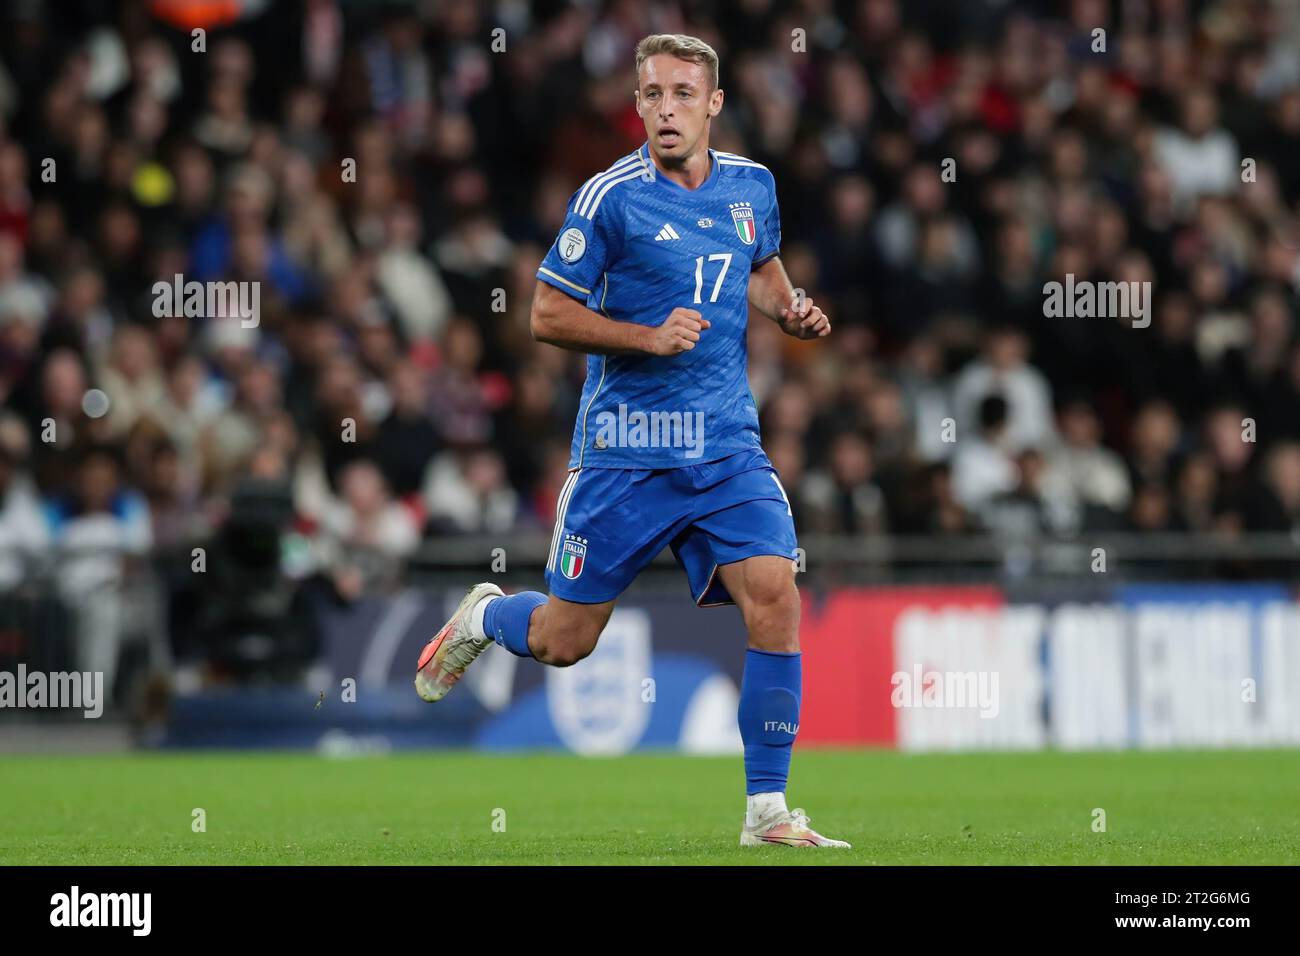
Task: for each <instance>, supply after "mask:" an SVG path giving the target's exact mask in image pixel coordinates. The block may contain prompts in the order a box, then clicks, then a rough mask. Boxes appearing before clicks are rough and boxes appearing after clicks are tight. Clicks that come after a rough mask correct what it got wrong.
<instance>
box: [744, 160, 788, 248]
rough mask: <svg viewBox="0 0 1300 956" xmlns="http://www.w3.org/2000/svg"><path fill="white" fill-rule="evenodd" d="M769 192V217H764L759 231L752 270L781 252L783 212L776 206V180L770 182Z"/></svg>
mask: <svg viewBox="0 0 1300 956" xmlns="http://www.w3.org/2000/svg"><path fill="white" fill-rule="evenodd" d="M770 175H771V174H769V176H770ZM767 190H768V203H767V215H766V216H764V217H763V223H762V226H761V227H760V228H759V231H758V248H757V249H756V250H755V251H754V260H753V262H752V263H751V264H750V269H757V268H758V267H759V266H761V265H763V263H765V262H767V260H769V259H771V258H773V257H774V256H776V255H777V254H778V253H779V252H780V251H781V210H780V209H779V208H778V207H777V204H776V180H775V179H770V180H769V182H768V186H767Z"/></svg>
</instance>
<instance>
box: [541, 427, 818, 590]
mask: <svg viewBox="0 0 1300 956" xmlns="http://www.w3.org/2000/svg"><path fill="white" fill-rule="evenodd" d="M665 546H670V547H671V548H672V551H673V555H674V556H675V557H676V558H677V563H678V564H680V565H681V566H682V568H683V569H684V570H685V571H686V578H687V581H688V582H689V583H690V586H691V596H692V597H693V598H694V599H695V603H696V604H697V605H699V606H700V607H715V606H718V605H721V604H733V603H735V602H734V601H732V599H731V595H730V594H728V593H727V589H726V588H725V587H723V586H722V582H721V581H719V580H717V571H718V565H720V564H731V563H732V562H734V561H741V560H743V559H745V558H752V557H755V556H757V555H761V554H775V555H779V556H781V557H783V558H794V556H795V553H794V552H795V536H794V519H793V518H792V517H791V516H790V504H789V501H788V499H787V498H786V496H785V489H784V488H782V487H781V481H780V479H779V478H777V475H776V469H774V468H773V467H772V463H771V462H770V461H768V460H767V455H765V454H764V453H763V452H762V451H760V450H758V449H755V450H752V451H744V452H739V453H737V454H735V455H730V456H728V457H726V458H722V459H719V460H718V461H710V462H705V463H703V464H699V465H686V466H684V467H681V468H663V469H622V468H578V469H575V470H573V471H571V472H569V478H568V480H567V481H566V482H565V483H564V487H563V489H561V491H560V497H559V500H558V501H557V502H556V520H555V531H554V533H553V534H552V536H551V551H550V557H549V560H548V562H547V565H546V583H547V585H548V586H549V587H550V589H551V593H552V594H554V595H556V596H557V597H561V598H563V599H564V600H566V601H574V602H577V603H579V604H599V603H601V602H603V601H612V600H614V599H615V598H616V597H618V596H619V595H620V594H622V593H623V591H624V590H626V588H627V586H628V585H629V584H631V583H632V579H633V578H635V577H636V576H637V575H638V574H640V573H641V570H642V569H643V568H644V567H645V566H646V565H647V564H649V563H650V562H651V561H652V560H654V558H655V556H656V555H658V554H659V552H660V551H662V550H663V549H664V547H665Z"/></svg>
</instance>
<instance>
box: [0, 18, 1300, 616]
mask: <svg viewBox="0 0 1300 956" xmlns="http://www.w3.org/2000/svg"><path fill="white" fill-rule="evenodd" d="M241 6H246V7H248V8H249V9H248V10H247V11H246V13H245V15H244V16H242V17H237V18H235V19H233V20H232V22H229V23H207V26H208V27H209V29H208V30H207V32H206V34H205V35H204V42H203V48H202V50H196V49H195V43H196V41H195V39H194V36H193V34H192V33H191V32H190V30H191V28H192V27H193V26H194V25H196V24H198V23H206V21H203V20H202V19H192V18H193V17H201V16H202V15H205V14H203V11H201V10H199V9H198V8H199V7H203V8H204V9H205V10H207V11H208V13H209V14H210V13H211V11H212V10H213V9H215V10H218V11H222V10H225V11H229V10H230V9H234V10H235V11H238V9H239V8H240V7H241ZM0 17H3V19H4V29H3V33H2V34H0V52H2V54H3V55H2V69H0V399H2V400H3V406H4V410H3V413H2V414H0V583H6V582H8V581H11V580H12V579H13V577H14V576H15V575H17V574H18V573H19V571H18V569H17V568H16V567H15V566H14V565H13V564H12V562H13V553H14V552H15V551H20V550H22V549H24V548H28V549H41V548H48V547H49V546H51V545H58V544H67V545H70V546H73V547H74V548H75V547H85V548H90V549H94V548H96V547H110V548H117V549H120V550H124V551H126V552H128V553H139V554H145V553H147V552H149V551H150V550H151V549H157V548H165V547H169V546H184V545H187V544H188V543H190V542H192V541H195V540H205V539H212V538H214V536H219V535H220V534H221V532H222V529H223V528H226V527H228V526H229V524H230V522H232V521H234V520H236V519H238V518H240V516H241V512H240V508H241V507H244V505H241V504H240V503H241V502H244V503H247V502H253V503H254V504H253V505H247V507H249V508H255V507H258V506H257V504H256V503H258V502H261V505H260V506H261V507H265V508H267V509H269V513H282V514H283V515H284V516H285V521H287V523H288V525H289V526H290V527H292V529H293V530H294V532H295V534H297V535H298V536H299V537H300V539H301V541H302V542H304V544H303V547H305V548H307V549H308V551H309V552H311V553H313V554H317V555H318V558H319V554H321V553H324V554H328V553H335V554H338V553H350V552H352V551H362V550H364V551H374V552H377V553H379V554H381V555H387V556H390V557H392V558H394V559H399V558H401V557H403V556H406V555H409V554H410V553H412V551H413V550H414V549H416V548H417V547H418V546H419V544H420V542H421V540H422V539H428V538H432V537H440V536H454V535H461V534H471V533H486V534H493V535H505V534H509V533H513V532H517V531H529V530H531V531H541V532H546V531H548V530H549V528H550V524H551V520H552V515H553V513H554V504H555V498H556V494H557V492H558V490H559V488H560V486H561V484H562V483H563V480H564V476H565V470H566V464H567V460H568V449H569V441H570V437H571V433H572V427H573V421H574V416H575V412H576V407H577V397H578V395H579V392H580V389H581V386H582V376H583V374H584V363H583V359H582V357H581V356H578V355H574V354H571V353H566V352H563V351H561V350H558V349H555V348H552V347H549V346H543V345H539V344H536V343H534V342H533V341H532V338H531V336H530V334H529V328H528V316H529V307H530V303H531V298H532V290H533V286H534V282H535V278H534V277H535V274H536V268H537V265H538V263H539V261H540V260H541V258H542V256H543V254H544V252H545V250H546V248H547V247H548V246H549V244H550V243H551V242H552V241H553V239H554V237H555V234H556V232H557V230H558V227H559V225H560V223H561V221H562V219H563V217H564V212H565V207H566V203H567V202H568V199H569V197H570V196H571V194H572V192H573V190H574V189H575V188H577V187H578V186H579V185H580V184H581V183H582V182H583V181H584V180H585V179H586V178H587V177H588V176H590V175H591V174H593V173H594V172H596V171H599V170H601V169H604V168H605V167H606V166H607V165H608V164H609V163H610V162H612V161H613V160H614V159H616V158H617V157H619V156H620V155H623V154H625V153H626V152H629V151H631V150H632V149H634V148H636V147H637V146H638V145H639V144H640V143H641V141H642V139H643V136H642V129H641V126H640V121H639V119H638V118H637V116H636V114H635V112H634V108H633V102H632V90H633V88H634V85H635V77H634V73H633V68H632V60H633V50H634V47H635V45H636V43H637V41H638V40H639V39H640V38H641V37H643V36H645V35H647V34H649V33H655V32H684V33H691V34H694V35H698V36H700V37H702V38H703V39H705V40H706V41H708V42H709V43H711V44H712V45H713V46H714V47H715V48H716V49H717V50H718V51H719V53H720V55H721V59H722V85H723V88H724V90H725V91H726V94H727V98H726V103H725V107H724V110H723V113H722V115H721V117H720V118H719V119H718V120H716V121H715V122H714V127H713V145H714V146H715V147H716V148H719V149H724V150H730V151H733V152H737V153H741V154H744V155H746V156H749V157H751V158H753V159H755V160H757V161H759V162H761V163H764V164H766V165H767V166H769V167H770V168H771V169H772V171H773V173H774V174H775V177H776V183H777V189H778V195H779V199H780V202H781V211H782V220H783V245H782V258H783V260H784V262H785V264H786V267H787V269H788V271H789V273H790V275H791V278H792V280H793V282H794V284H795V285H796V286H797V287H799V288H802V289H804V290H806V291H807V293H808V294H809V295H810V296H812V297H813V298H814V299H815V300H816V301H817V303H818V304H819V305H821V306H822V307H823V308H824V309H825V311H826V312H827V313H828V314H829V315H830V316H831V318H832V321H833V322H834V325H835V332H834V335H833V337H832V339H830V340H828V342H827V343H820V344H818V343H800V342H795V341H793V340H790V339H788V338H785V337H783V336H782V335H781V334H780V332H779V330H778V329H777V327H776V326H775V325H774V324H772V323H770V322H766V321H765V320H761V319H759V318H755V320H754V321H753V322H752V331H751V340H750V362H751V381H752V383H753V391H754V395H755V396H756V398H757V400H758V403H759V407H760V413H761V420H762V425H763V431H764V442H765V445H766V447H767V449H768V451H769V453H770V455H771V457H772V459H773V462H774V463H775V465H776V467H777V468H778V470H779V472H780V474H781V475H782V479H783V482H784V485H785V487H786V488H787V489H788V491H789V494H790V498H791V500H792V506H793V508H794V509H795V513H796V519H797V524H798V527H799V529H800V531H801V532H802V533H805V534H807V533H814V532H826V533H840V534H847V535H879V534H940V535H960V534H969V533H974V532H979V531H983V530H991V531H993V532H995V533H998V534H1005V535H1013V536H1034V535H1042V534H1068V533H1072V532H1078V531H1082V530H1093V529H1111V530H1125V529H1129V530H1140V531H1160V530H1191V531H1211V530H1213V531H1219V532H1223V533H1228V534H1235V533H1240V532H1249V531H1288V530H1293V529H1297V528H1300V342H1298V341H1297V336H1296V334H1295V323H1294V315H1295V311H1296V304H1297V292H1298V290H1300V5H1297V4H1294V3H1290V2H1284V0H1278V2H1272V0H1218V2H1211V0H1205V2H1196V0H1143V2H1137V0H1133V2H1129V0H1116V2H1112V3H1108V2H1104V0H1076V2H1062V3H1055V2H1050V3H1049V2H1021V0H962V2H960V3H958V2H955V0H954V2H951V3H943V2H936V0H907V2H903V0H850V2H838V3H837V2H832V0H802V2H791V3H782V2H775V0H729V2H716V3H708V2H699V3H693V2H682V3H672V2H646V0H615V2H595V0H592V2H568V3H566V2H540V3H533V4H529V3H524V2H499V3H489V2H481V3H475V2H460V0H458V2H418V0H417V2H410V3H348V2H344V0H301V2H298V0H283V2H279V3H269V4H264V3H248V4H243V5H241V4H229V5H220V4H218V5H211V4H209V5H194V4H186V3H184V2H157V3H145V2H123V3H97V2H91V0H84V2H77V0H72V2H62V3H57V4H56V3H53V2H48V3H41V2H33V0H14V2H11V3H8V4H6V5H5V9H4V11H3V12H0ZM1098 30H1100V31H1103V32H1102V33H1100V34H1099V33H1097V32H1096V31H1098ZM494 31H498V32H494ZM1099 38H1100V39H1099ZM1099 43H1100V46H1099ZM947 160H953V161H955V162H952V163H947V162H946V161H947ZM945 169H947V170H948V173H949V174H948V175H945ZM350 171H354V172H355V175H350ZM177 274H180V275H183V276H184V278H185V279H186V280H194V281H199V282H206V281H214V280H239V281H258V282H260V283H261V287H260V288H261V301H260V305H261V309H260V317H259V322H258V325H257V326H256V327H252V328H250V327H245V323H241V322H240V321H239V320H238V319H237V318H235V317H231V316H206V317H196V316H188V317H187V316H186V315H185V314H184V310H183V309H175V308H173V309H170V310H167V309H163V310H161V311H162V312H163V314H158V313H159V311H160V310H159V309H158V308H157V307H156V303H157V296H156V295H155V293H154V291H153V286H154V283H155V282H157V281H160V280H161V281H164V282H167V283H171V282H172V280H173V277H174V276H175V275H177ZM1066 274H1072V275H1074V276H1075V277H1076V278H1077V279H1078V280H1084V279H1088V280H1097V281H1106V280H1122V281H1138V282H1151V283H1152V288H1153V290H1154V297H1153V302H1152V313H1151V319H1152V321H1151V324H1150V327H1149V328H1134V327H1133V325H1132V323H1131V321H1130V319H1127V318H1123V319H1115V318H1111V319H1106V318H1047V317H1045V315H1044V309H1043V302H1044V294H1043V285H1044V283H1045V282H1049V281H1052V280H1055V279H1061V278H1062V277H1064V276H1065V275H1066ZM666 311H667V306H666V307H665V312H666ZM268 503H270V504H268ZM277 508H278V509H279V511H277V510H276V509H277ZM259 513H260V512H259ZM74 570H77V573H79V574H83V575H86V576H89V578H91V579H92V583H91V584H87V585H85V586H86V587H93V586H94V584H93V579H95V576H96V574H99V575H100V576H101V577H102V576H103V575H105V574H109V573H110V572H109V571H108V570H107V569H105V568H104V567H102V566H98V565H93V564H90V565H85V566H80V565H78V566H76V567H75V568H74ZM366 573H369V571H367V572H366ZM335 584H336V585H337V586H338V587H339V588H340V589H341V590H343V591H345V592H346V591H356V590H359V589H360V588H361V587H363V586H364V584H365V575H364V574H362V575H353V576H351V577H348V576H341V577H339V578H337V580H336V581H335ZM232 586H235V585H233V584H232Z"/></svg>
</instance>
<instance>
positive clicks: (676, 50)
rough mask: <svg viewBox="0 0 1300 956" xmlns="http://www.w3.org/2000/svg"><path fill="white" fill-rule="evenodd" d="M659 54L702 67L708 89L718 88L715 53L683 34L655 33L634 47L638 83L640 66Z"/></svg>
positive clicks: (698, 40) (711, 48) (716, 56)
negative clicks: (665, 54) (707, 81)
mask: <svg viewBox="0 0 1300 956" xmlns="http://www.w3.org/2000/svg"><path fill="white" fill-rule="evenodd" d="M660 53H667V54H668V55H669V56H673V57H676V58H677V59H679V60H686V61H687V62H688V63H698V64H700V65H701V66H702V67H704V72H705V73H707V74H708V76H709V82H710V84H711V86H710V87H709V89H711V90H716V89H717V88H718V53H717V51H716V50H714V49H713V47H711V46H709V45H708V44H707V43H705V42H704V41H703V40H701V39H700V38H699V37H691V36H687V35H686V34H684V33H656V34H654V35H652V36H648V37H646V38H645V39H644V40H642V41H641V42H640V43H638V44H637V45H636V75H637V78H638V81H639V80H640V77H641V65H642V64H643V63H645V61H646V60H647V59H649V58H650V57H652V56H656V55H658V54H660Z"/></svg>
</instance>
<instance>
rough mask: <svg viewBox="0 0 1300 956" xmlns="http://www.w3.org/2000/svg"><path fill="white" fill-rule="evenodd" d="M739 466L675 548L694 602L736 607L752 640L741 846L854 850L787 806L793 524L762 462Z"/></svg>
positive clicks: (792, 713) (742, 718)
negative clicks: (820, 830)
mask: <svg viewBox="0 0 1300 956" xmlns="http://www.w3.org/2000/svg"><path fill="white" fill-rule="evenodd" d="M756 464H757V466H758V467H755V465H756ZM720 467H721V466H720ZM734 467H735V468H736V469H739V470H737V471H736V472H735V473H734V474H730V475H725V476H724V477H723V478H721V479H717V478H716V476H715V477H714V478H711V479H710V484H709V486H708V488H707V495H702V496H701V498H702V500H708V501H709V502H711V504H710V505H709V507H710V508H712V509H714V510H712V511H710V512H709V513H707V514H702V515H700V516H698V517H697V518H696V519H695V520H694V521H693V522H692V524H691V526H690V527H689V528H688V529H687V530H686V531H685V532H683V534H682V535H680V536H679V538H678V539H677V540H676V541H675V542H674V544H673V547H674V551H675V553H676V554H677V557H678V560H679V561H680V562H681V563H682V566H683V567H684V568H685V569H686V573H687V576H688V578H689V579H690V580H691V593H692V594H693V595H694V596H695V599H696V603H698V604H700V605H701V606H705V607H707V606H714V605H719V604H731V603H735V604H736V605H738V606H739V608H740V612H741V616H742V617H743V618H744V621H745V628H746V630H747V631H748V633H749V648H748V649H747V650H746V652H745V670H744V675H743V677H742V679H741V686H740V706H739V708H738V712H737V719H738V721H739V724H740V736H741V740H742V742H743V744H744V750H745V792H746V811H745V824H744V827H743V829H742V832H741V844H742V845H744V846H754V845H759V844H765V843H777V844H784V845H787V846H808V847H814V846H815V847H847V846H848V844H847V843H843V842H841V841H838V840H830V839H827V838H826V837H823V836H821V835H820V834H818V833H817V832H816V831H814V830H812V829H811V827H810V826H809V825H808V818H807V815H806V814H804V813H803V811H802V810H798V809H796V810H794V811H791V810H789V809H788V808H787V806H786V800H785V791H786V782H787V779H788V777H789V772H790V755H791V751H792V749H793V746H794V740H795V736H796V734H797V733H798V730H799V710H800V704H801V699H802V667H801V657H800V650H799V613H800V602H799V591H798V589H797V587H796V586H795V576H794V562H793V560H792V559H793V557H794V550H795V537H794V524H793V519H792V518H791V516H790V509H789V505H788V503H787V502H786V499H785V493H784V491H783V490H782V489H781V486H780V483H779V482H778V481H776V480H775V476H776V473H775V471H773V470H772V468H771V465H770V464H769V463H767V460H766V458H765V456H762V455H761V453H759V454H757V455H756V456H754V457H753V458H751V459H748V460H746V459H745V458H739V459H738V460H737V461H736V463H735V464H734Z"/></svg>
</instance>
